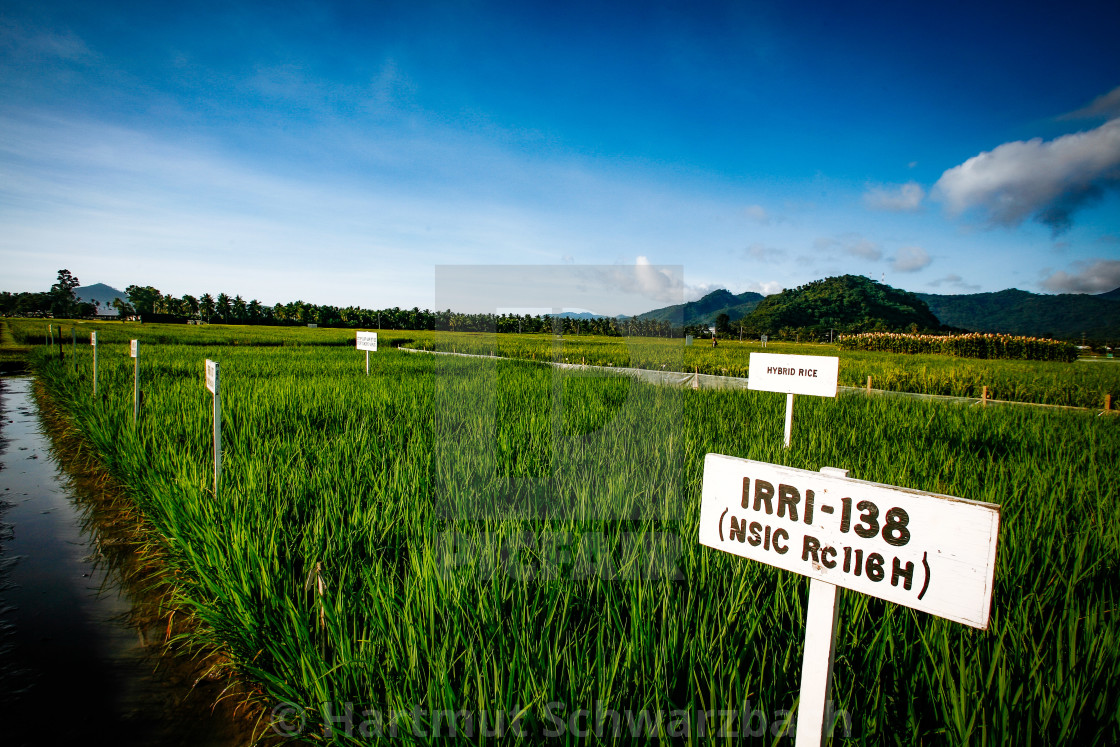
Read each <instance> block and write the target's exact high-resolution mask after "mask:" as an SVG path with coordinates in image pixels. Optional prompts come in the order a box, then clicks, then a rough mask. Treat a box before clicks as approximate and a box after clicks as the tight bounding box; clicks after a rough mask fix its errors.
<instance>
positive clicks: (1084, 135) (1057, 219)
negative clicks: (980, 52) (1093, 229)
mask: <svg viewBox="0 0 1120 747" xmlns="http://www.w3.org/2000/svg"><path fill="white" fill-rule="evenodd" d="M1118 185H1120V119H1113V120H1112V121H1110V122H1106V123H1105V124H1103V125H1101V126H1100V127H1097V128H1095V129H1092V130H1089V131H1087V132H1078V133H1076V134H1072V135H1063V136H1062V137H1059V138H1056V139H1054V140H1050V141H1043V140H1042V139H1041V138H1035V139H1033V140H1029V141H1026V142H1023V141H1015V142H1012V143H1004V144H1003V145H1001V146H999V147H998V148H996V149H995V150H992V151H989V152H984V153H981V154H980V155H978V156H973V157H972V158H970V159H968V160H967V161H965V162H964V163H962V164H961V165H959V166H954V167H953V168H951V169H949V170H948V171H946V172H945V173H944V174H942V175H941V178H940V179H938V180H937V184H936V185H934V189H935V191H936V192H937V194H938V196H939V197H940V199H942V200H943V201H944V202H945V204H946V207H947V208H948V211H949V213H950V214H952V215H960V214H962V213H964V212H966V211H972V210H975V211H976V212H978V213H980V214H981V215H983V216H985V217H986V222H987V223H988V224H989V225H1001V226H1017V225H1019V224H1020V223H1022V222H1023V221H1024V220H1026V219H1027V218H1033V219H1034V220H1037V221H1039V222H1040V223H1044V224H1046V225H1048V226H1050V227H1051V228H1052V229H1053V230H1054V232H1055V233H1060V232H1062V231H1064V230H1066V229H1068V228H1069V227H1070V225H1071V224H1072V220H1073V213H1074V212H1076V211H1077V210H1078V209H1079V208H1080V207H1082V206H1084V205H1085V204H1087V203H1089V202H1092V201H1095V200H1097V199H1100V197H1101V196H1102V195H1103V193H1104V191H1105V190H1107V189H1114V188H1116V187H1117V186H1118Z"/></svg>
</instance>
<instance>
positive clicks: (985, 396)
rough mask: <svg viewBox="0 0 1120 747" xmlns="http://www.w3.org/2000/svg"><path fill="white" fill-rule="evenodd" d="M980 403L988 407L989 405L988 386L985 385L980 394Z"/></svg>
mask: <svg viewBox="0 0 1120 747" xmlns="http://www.w3.org/2000/svg"><path fill="white" fill-rule="evenodd" d="M980 405H981V407H986V406H987V405H988V387H987V386H985V387H984V390H983V392H981V394H980Z"/></svg>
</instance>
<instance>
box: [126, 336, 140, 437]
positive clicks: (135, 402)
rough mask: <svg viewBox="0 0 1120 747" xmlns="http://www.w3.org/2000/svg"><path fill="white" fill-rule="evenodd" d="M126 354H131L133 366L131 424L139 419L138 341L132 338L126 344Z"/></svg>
mask: <svg viewBox="0 0 1120 747" xmlns="http://www.w3.org/2000/svg"><path fill="white" fill-rule="evenodd" d="M128 354H129V355H130V356H132V358H133V361H134V362H135V364H136V365H135V367H134V368H133V372H132V424H133V425H136V423H137V421H138V420H139V419H140V341H139V340H132V341H131V342H130V343H129V346H128Z"/></svg>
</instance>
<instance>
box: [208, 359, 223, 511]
mask: <svg viewBox="0 0 1120 747" xmlns="http://www.w3.org/2000/svg"><path fill="white" fill-rule="evenodd" d="M219 374H220V371H219V369H218V364H217V362H216V361H212V360H210V359H207V360H206V388H207V389H209V390H210V393H211V394H213V395H214V497H215V498H217V497H218V480H219V479H220V478H221V476H222V388H221V377H220V375H219Z"/></svg>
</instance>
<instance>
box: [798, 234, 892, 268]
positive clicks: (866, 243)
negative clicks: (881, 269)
mask: <svg viewBox="0 0 1120 747" xmlns="http://www.w3.org/2000/svg"><path fill="white" fill-rule="evenodd" d="M837 247H839V248H840V249H841V250H842V251H843V252H844V253H845V254H849V255H851V256H853V257H859V258H860V259H866V260H870V261H872V262H878V261H879V260H880V259H882V258H883V250H882V248H881V247H880V246H879V245H878V244H876V243H875V242H874V241H871V240H870V239H865V238H864V237H862V236H860V235H859V234H858V233H845V234H842V235H841V236H838V237H836V238H831V237H828V236H822V237H820V238H818V239H816V240H815V241H813V248H815V249H819V250H822V251H823V250H828V249H834V248H837Z"/></svg>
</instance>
